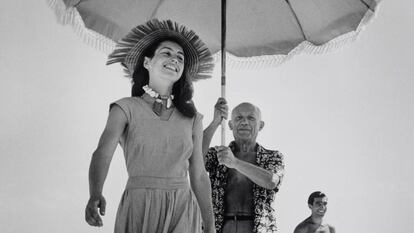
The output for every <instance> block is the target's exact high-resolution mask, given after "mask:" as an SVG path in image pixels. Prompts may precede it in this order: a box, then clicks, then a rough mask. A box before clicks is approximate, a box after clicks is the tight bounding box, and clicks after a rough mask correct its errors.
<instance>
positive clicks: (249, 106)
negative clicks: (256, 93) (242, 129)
mask: <svg viewBox="0 0 414 233" xmlns="http://www.w3.org/2000/svg"><path fill="white" fill-rule="evenodd" d="M240 109H250V110H252V111H254V112H255V113H256V114H257V116H258V117H259V120H262V112H261V111H260V108H259V107H257V106H256V105H254V104H252V103H249V102H243V103H240V104H239V105H237V106H236V107H234V108H233V111H231V118H233V116H234V115H235V113H236V112H237V111H240Z"/></svg>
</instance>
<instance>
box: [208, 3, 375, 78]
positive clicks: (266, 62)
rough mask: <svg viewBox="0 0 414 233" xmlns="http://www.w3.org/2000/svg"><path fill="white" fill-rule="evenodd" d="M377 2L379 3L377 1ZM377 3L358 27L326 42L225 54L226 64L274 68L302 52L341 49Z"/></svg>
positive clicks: (369, 17)
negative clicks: (257, 52) (256, 52)
mask: <svg viewBox="0 0 414 233" xmlns="http://www.w3.org/2000/svg"><path fill="white" fill-rule="evenodd" d="M378 4H379V3H378ZM378 4H377V5H376V6H375V8H374V9H373V10H368V11H367V12H366V13H365V15H364V17H363V18H362V20H361V22H360V23H359V25H358V27H357V28H356V29H355V30H354V31H351V32H348V33H346V34H343V35H341V36H338V37H336V38H334V39H332V40H330V41H329V42H327V43H324V44H322V45H315V44H313V43H311V42H309V41H303V42H302V43H300V44H299V45H298V46H296V47H295V48H294V49H293V50H292V51H291V52H289V53H288V54H286V55H263V56H256V57H247V58H245V57H237V56H234V55H232V54H229V53H228V54H227V65H228V67H229V68H231V69H238V70H247V69H248V70H257V69H266V68H274V67H276V66H279V65H280V64H282V63H284V62H286V61H288V60H290V59H291V58H292V57H294V56H295V55H298V54H301V53H304V54H321V53H329V52H333V51H335V50H338V49H342V48H343V47H345V46H346V45H349V44H350V43H352V42H354V41H356V40H357V38H358V36H359V34H360V33H361V32H362V31H363V30H364V29H365V27H366V26H367V25H368V24H369V23H371V22H372V21H373V19H374V18H375V16H376V12H377V11H378ZM220 56H221V55H220V52H219V53H216V54H214V60H215V62H218V60H219V59H220Z"/></svg>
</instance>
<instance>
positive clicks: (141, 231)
mask: <svg viewBox="0 0 414 233" xmlns="http://www.w3.org/2000/svg"><path fill="white" fill-rule="evenodd" d="M201 232H202V224H201V215H200V211H199V207H198V204H197V201H196V198H195V196H194V194H193V192H192V191H191V189H190V186H189V181H188V178H187V177H178V178H170V177H168V178H158V177H143V176H140V177H130V178H129V179H128V183H127V186H126V189H125V191H124V194H123V196H122V199H121V202H120V204H119V208H118V212H117V217H116V221H115V233H201Z"/></svg>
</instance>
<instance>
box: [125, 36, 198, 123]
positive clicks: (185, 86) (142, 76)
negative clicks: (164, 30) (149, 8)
mask: <svg viewBox="0 0 414 233" xmlns="http://www.w3.org/2000/svg"><path fill="white" fill-rule="evenodd" d="M164 41H172V42H175V43H177V44H178V45H180V46H181V47H183V46H182V45H181V44H180V42H179V41H177V40H175V39H163V40H158V41H155V42H154V43H153V44H152V45H150V46H149V47H148V48H147V49H146V50H145V52H144V57H149V58H152V57H153V56H154V54H155V50H157V48H158V46H159V45H160V44H161V43H162V42H164ZM184 55H185V54H184ZM148 83H149V73H148V70H147V69H145V67H144V65H143V61H142V60H141V61H138V62H137V64H136V66H135V71H134V73H133V75H132V90H131V95H132V96H142V95H143V94H144V93H145V91H144V90H143V89H142V87H143V86H145V85H147V84H148ZM172 95H174V99H173V103H174V105H175V107H176V108H177V110H178V111H179V112H180V113H181V114H183V115H184V116H186V117H189V118H192V117H194V115H195V114H196V112H197V110H196V108H195V106H194V103H193V101H192V100H191V99H192V98H193V85H192V83H191V81H190V80H188V77H187V75H186V68H185V65H184V70H183V74H182V75H181V77H180V79H179V80H177V81H176V82H175V83H174V85H173V88H172Z"/></svg>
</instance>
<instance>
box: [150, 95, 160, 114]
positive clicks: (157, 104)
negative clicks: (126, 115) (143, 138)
mask: <svg viewBox="0 0 414 233" xmlns="http://www.w3.org/2000/svg"><path fill="white" fill-rule="evenodd" d="M161 110H162V100H160V99H155V101H154V104H153V105H152V111H153V112H154V113H155V114H156V115H157V116H159V115H161Z"/></svg>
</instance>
